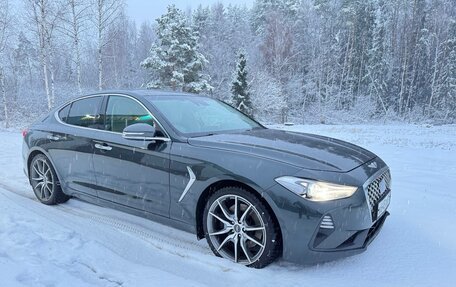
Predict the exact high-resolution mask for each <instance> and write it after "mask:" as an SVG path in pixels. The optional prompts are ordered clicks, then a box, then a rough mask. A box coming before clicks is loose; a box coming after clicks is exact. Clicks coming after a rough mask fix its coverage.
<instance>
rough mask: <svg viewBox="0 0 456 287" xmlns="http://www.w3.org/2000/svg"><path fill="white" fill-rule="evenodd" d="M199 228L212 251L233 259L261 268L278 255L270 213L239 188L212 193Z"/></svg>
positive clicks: (274, 228)
mask: <svg viewBox="0 0 456 287" xmlns="http://www.w3.org/2000/svg"><path fill="white" fill-rule="evenodd" d="M203 228H204V234H205V237H206V240H207V242H208V244H209V246H210V248H211V249H212V251H213V252H214V254H215V255H217V256H219V257H223V258H226V259H228V260H231V261H233V262H236V263H240V264H243V265H246V266H249V267H254V268H263V267H265V266H267V265H269V264H270V263H271V262H273V261H274V260H275V259H276V258H277V256H278V255H279V251H280V242H279V238H280V236H279V230H278V226H277V224H275V222H274V220H273V217H272V214H271V213H270V212H269V210H268V209H267V208H266V206H265V205H264V204H263V203H262V202H261V201H260V200H259V199H258V197H257V196H256V195H255V194H253V193H252V192H250V191H247V190H245V189H243V188H239V187H226V188H222V189H220V190H218V191H216V192H214V193H213V194H212V195H211V196H210V197H209V200H208V201H207V204H206V207H205V209H204V215H203Z"/></svg>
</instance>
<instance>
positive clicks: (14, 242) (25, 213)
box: [0, 125, 456, 287]
mask: <svg viewBox="0 0 456 287" xmlns="http://www.w3.org/2000/svg"><path fill="white" fill-rule="evenodd" d="M275 128H279V129H289V130H293V131H302V132H311V133H318V134H323V135H328V136H333V137H336V138H340V139H344V140H349V141H352V142H354V143H357V144H359V145H361V146H364V147H366V148H368V149H370V150H372V151H373V152H375V153H376V154H377V155H379V156H380V157H382V158H383V159H384V160H385V161H386V162H387V163H388V164H389V165H390V167H391V171H392V176H393V197H392V202H391V205H390V207H389V211H390V212H391V216H390V217H389V218H388V219H387V221H386V223H385V226H384V228H383V230H382V231H381V232H380V234H379V236H378V237H377V238H376V240H374V242H373V243H372V244H371V245H370V246H369V248H368V250H367V251H366V252H364V253H362V254H360V255H357V256H354V257H350V258H345V259H342V260H338V261H334V262H330V263H326V264H321V265H317V266H298V265H293V264H290V263H287V262H283V261H279V262H276V263H274V264H272V265H271V266H269V267H267V268H265V269H263V270H255V269H249V268H245V267H243V266H238V265H236V264H233V263H231V262H228V261H226V260H223V259H220V258H217V257H215V256H213V255H212V253H211V251H210V250H209V248H208V246H207V244H206V242H204V241H199V242H198V241H196V238H195V236H194V235H192V234H188V233H185V232H181V231H179V230H176V229H173V228H170V227H166V226H163V225H160V224H157V223H154V222H152V221H149V220H146V219H143V218H138V217H135V216H132V215H128V214H125V213H122V212H118V211H115V210H110V209H106V208H102V207H98V206H94V205H90V204H87V203H84V202H81V201H79V200H75V199H72V200H70V201H69V202H68V203H66V204H62V205H59V206H53V207H52V206H45V205H42V204H40V203H39V202H38V201H37V200H36V199H35V198H34V195H33V193H32V191H31V189H30V187H29V186H28V184H27V180H26V178H25V176H24V174H23V172H22V158H21V141H22V137H21V135H20V133H17V132H7V131H3V132H0V142H1V146H2V149H0V164H1V167H2V168H1V169H0V277H1V278H2V280H1V285H2V286H157V285H158V286H168V285H169V286H176V285H180V286H233V285H237V284H244V285H245V286H315V285H316V284H318V286H370V287H372V286H454V282H456V240H455V239H456V224H455V221H456V212H455V208H456V194H455V193H454V186H456V154H455V152H456V126H454V125H453V126H440V127H434V126H429V127H427V126H412V125H396V126H373V125H358V126H354V125H349V126H348V125H337V126H324V125H305V126H290V127H284V126H275Z"/></svg>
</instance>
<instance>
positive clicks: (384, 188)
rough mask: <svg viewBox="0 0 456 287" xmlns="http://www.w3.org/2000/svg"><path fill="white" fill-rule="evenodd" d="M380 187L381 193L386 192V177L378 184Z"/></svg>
mask: <svg viewBox="0 0 456 287" xmlns="http://www.w3.org/2000/svg"><path fill="white" fill-rule="evenodd" d="M378 188H379V190H380V194H384V193H385V191H386V189H387V187H386V181H385V179H384V178H382V180H380V182H379V184H378Z"/></svg>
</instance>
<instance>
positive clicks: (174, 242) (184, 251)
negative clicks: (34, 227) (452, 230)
mask: <svg viewBox="0 0 456 287" xmlns="http://www.w3.org/2000/svg"><path fill="white" fill-rule="evenodd" d="M0 187H1V188H3V189H4V190H6V191H8V192H11V193H13V194H15V195H18V196H20V197H22V198H24V199H29V200H32V201H34V202H36V203H37V204H41V203H40V202H39V201H38V200H37V199H36V198H35V197H34V195H33V194H30V196H28V194H27V193H25V192H23V191H21V190H20V189H18V188H15V187H12V186H9V185H7V184H4V183H2V182H0ZM2 194H3V195H4V196H5V197H7V198H8V199H9V200H11V201H13V202H15V203H16V204H18V205H20V206H21V207H22V208H25V209H28V210H30V208H29V207H26V206H24V205H22V204H20V203H18V202H17V201H15V200H14V199H12V198H10V197H8V196H7V195H6V194H5V193H2ZM71 200H75V199H74V198H72V199H71ZM76 200H77V199H76ZM81 202H83V201H81ZM87 204H90V203H87ZM94 206H96V205H94ZM51 208H53V209H56V210H59V211H61V212H64V213H66V214H68V215H71V216H77V217H78V218H84V219H86V220H88V221H90V222H92V223H94V224H101V225H103V226H107V227H110V228H113V229H115V230H117V231H120V232H123V233H124V234H127V235H129V236H132V237H134V238H137V239H141V240H142V241H144V242H146V243H147V244H149V245H152V246H153V247H155V248H157V249H159V250H162V251H165V252H167V253H170V254H172V255H174V256H179V257H181V258H185V259H191V260H195V261H197V262H199V263H203V264H207V265H210V266H211V267H217V268H219V269H221V270H222V271H223V272H227V271H230V270H232V268H230V267H229V262H223V263H228V264H227V265H228V266H226V265H223V264H217V263H216V261H218V259H217V258H215V257H214V256H213V254H212V252H211V250H210V249H209V247H205V246H204V245H202V244H199V243H198V242H197V241H196V238H195V241H190V240H188V239H187V238H184V237H183V236H179V235H177V237H176V233H177V232H175V230H173V232H172V235H174V237H170V236H169V235H167V234H165V233H164V232H163V231H159V230H153V229H152V230H151V229H148V228H145V227H143V226H141V225H139V224H136V223H133V222H125V221H121V220H119V219H117V218H113V217H110V216H106V215H100V214H96V213H94V212H89V211H85V210H81V209H76V208H72V207H69V206H65V204H63V205H56V206H52V207H51ZM100 208H104V207H100ZM33 212H34V213H37V214H38V215H40V216H42V217H45V218H46V219H48V220H51V221H53V222H54V223H56V224H61V222H56V221H54V220H52V219H53V218H52V216H50V217H47V216H44V214H43V213H42V212H37V211H36V210H34V211H33ZM131 216H134V215H131ZM138 218H139V217H138ZM151 223H152V224H154V225H155V224H159V223H156V222H154V221H151ZM153 227H155V226H153ZM153 227H152V228H153ZM69 228H71V227H69ZM159 228H166V229H168V228H169V229H173V228H172V227H167V226H159ZM176 231H177V230H176ZM179 232H181V231H179ZM189 234H190V233H189ZM192 253H196V254H192ZM206 256H207V258H206Z"/></svg>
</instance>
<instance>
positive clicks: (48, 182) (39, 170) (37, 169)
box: [30, 158, 55, 201]
mask: <svg viewBox="0 0 456 287" xmlns="http://www.w3.org/2000/svg"><path fill="white" fill-rule="evenodd" d="M30 172H31V181H32V186H33V191H34V192H35V194H36V195H37V197H39V199H40V200H42V201H47V200H49V199H50V198H51V196H52V193H53V191H54V184H55V180H54V175H53V173H52V170H51V167H50V166H49V164H48V163H47V162H46V160H44V159H41V158H39V159H37V160H35V161H34V162H33V165H32V168H31V171H30Z"/></svg>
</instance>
